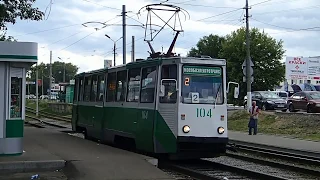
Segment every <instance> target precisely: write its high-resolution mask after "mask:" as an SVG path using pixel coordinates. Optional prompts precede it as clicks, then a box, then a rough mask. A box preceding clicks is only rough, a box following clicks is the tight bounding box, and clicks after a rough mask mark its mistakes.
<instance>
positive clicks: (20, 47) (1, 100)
mask: <svg viewBox="0 0 320 180" xmlns="http://www.w3.org/2000/svg"><path fill="white" fill-rule="evenodd" d="M37 61H38V44H37V43H34V42H7V41H2V42H0V84H1V85H0V155H20V154H22V153H23V130H24V120H25V99H26V98H25V97H26V72H27V71H28V69H30V67H31V66H32V65H33V64H35V63H37Z"/></svg>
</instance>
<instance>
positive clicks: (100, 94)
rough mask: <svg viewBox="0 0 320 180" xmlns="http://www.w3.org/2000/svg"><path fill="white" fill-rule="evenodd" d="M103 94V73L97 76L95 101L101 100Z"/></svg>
mask: <svg viewBox="0 0 320 180" xmlns="http://www.w3.org/2000/svg"><path fill="white" fill-rule="evenodd" d="M103 95H104V75H99V76H98V96H97V101H100V102H101V101H103Z"/></svg>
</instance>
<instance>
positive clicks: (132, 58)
mask: <svg viewBox="0 0 320 180" xmlns="http://www.w3.org/2000/svg"><path fill="white" fill-rule="evenodd" d="M131 61H132V62H134V36H132V55H131Z"/></svg>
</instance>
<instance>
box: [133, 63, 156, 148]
mask: <svg viewBox="0 0 320 180" xmlns="http://www.w3.org/2000/svg"><path fill="white" fill-rule="evenodd" d="M157 69H158V68H157V66H152V67H145V68H142V70H141V85H140V103H139V110H140V113H138V118H137V119H138V123H139V124H138V133H137V135H138V137H137V142H136V144H137V146H139V148H140V149H143V150H145V151H149V152H153V151H154V145H153V144H154V143H153V131H154V128H153V127H154V120H155V116H156V110H155V108H156V94H157V74H158V72H157Z"/></svg>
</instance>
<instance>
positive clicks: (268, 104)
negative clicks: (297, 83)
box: [244, 91, 288, 112]
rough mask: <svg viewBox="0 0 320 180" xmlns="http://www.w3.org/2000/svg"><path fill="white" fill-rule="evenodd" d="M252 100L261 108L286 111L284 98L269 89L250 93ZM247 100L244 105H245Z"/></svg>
mask: <svg viewBox="0 0 320 180" xmlns="http://www.w3.org/2000/svg"><path fill="white" fill-rule="evenodd" d="M251 96H252V101H256V102H257V106H258V107H259V108H260V109H262V110H264V111H265V110H275V109H276V110H281V111H283V112H285V111H287V109H288V105H287V102H286V100H284V99H283V98H281V97H280V96H278V95H277V94H276V93H274V92H271V91H254V92H252V93H251ZM246 104H247V100H245V102H244V105H245V106H246Z"/></svg>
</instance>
